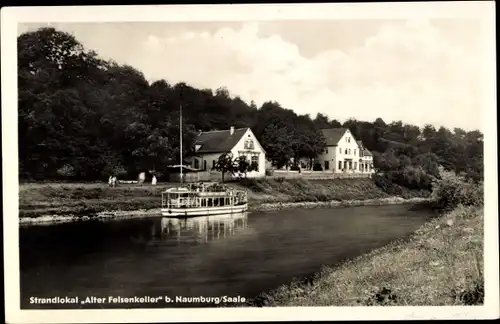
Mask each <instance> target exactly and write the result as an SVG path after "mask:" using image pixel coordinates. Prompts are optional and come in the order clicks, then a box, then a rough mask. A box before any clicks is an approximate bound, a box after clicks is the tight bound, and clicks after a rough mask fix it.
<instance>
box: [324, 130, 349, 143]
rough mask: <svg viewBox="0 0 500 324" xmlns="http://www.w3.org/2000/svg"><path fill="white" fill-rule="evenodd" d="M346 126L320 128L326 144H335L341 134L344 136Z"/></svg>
mask: <svg viewBox="0 0 500 324" xmlns="http://www.w3.org/2000/svg"><path fill="white" fill-rule="evenodd" d="M346 131H347V128H343V127H341V128H327V129H322V130H321V132H322V133H323V136H324V137H325V139H326V146H336V145H337V144H338V143H339V141H340V139H341V138H342V136H344V134H345V132H346Z"/></svg>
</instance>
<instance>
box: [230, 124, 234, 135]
mask: <svg viewBox="0 0 500 324" xmlns="http://www.w3.org/2000/svg"><path fill="white" fill-rule="evenodd" d="M229 134H231V135H233V134H234V126H231V128H230V129H229Z"/></svg>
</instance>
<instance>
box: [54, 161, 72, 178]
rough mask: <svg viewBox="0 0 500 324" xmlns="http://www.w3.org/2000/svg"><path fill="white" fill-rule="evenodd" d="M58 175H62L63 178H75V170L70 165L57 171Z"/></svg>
mask: <svg viewBox="0 0 500 324" xmlns="http://www.w3.org/2000/svg"><path fill="white" fill-rule="evenodd" d="M57 174H58V175H60V176H61V177H65V178H69V177H74V176H75V168H73V167H72V166H71V165H69V164H65V165H64V166H62V167H61V168H59V169H58V170H57Z"/></svg>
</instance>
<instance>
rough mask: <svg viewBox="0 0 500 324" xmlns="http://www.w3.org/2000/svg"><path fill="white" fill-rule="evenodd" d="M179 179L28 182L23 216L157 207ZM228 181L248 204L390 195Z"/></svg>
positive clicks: (368, 186) (307, 184)
mask: <svg viewBox="0 0 500 324" xmlns="http://www.w3.org/2000/svg"><path fill="white" fill-rule="evenodd" d="M175 185H176V184H160V185H157V186H155V187H153V186H151V185H150V184H144V185H138V184H121V185H118V186H117V187H115V188H110V187H108V185H107V184H105V183H73V184H67V183H27V184H20V187H19V209H20V217H38V216H42V215H69V214H72V215H76V216H78V215H82V216H83V215H86V216H91V215H93V214H96V213H99V212H104V211H117V210H120V211H129V210H136V209H157V208H159V207H160V205H161V192H162V191H163V190H164V189H166V188H169V187H172V186H175ZM228 185H229V186H232V187H235V188H239V189H246V190H248V198H249V204H250V208H256V207H257V206H261V205H262V204H272V203H292V202H327V201H345V202H349V201H353V200H355V201H361V200H376V199H381V202H385V201H387V199H388V198H391V197H392V195H389V194H388V193H386V192H384V191H383V190H382V189H381V188H379V187H377V186H376V185H375V183H374V182H373V181H372V180H370V179H333V180H309V181H307V180H303V179H297V180H295V179H294V180H285V179H259V180H256V179H243V180H241V181H239V182H231V183H228ZM425 195H428V193H426V192H424V191H420V192H417V191H414V192H410V191H408V195H406V197H413V196H425Z"/></svg>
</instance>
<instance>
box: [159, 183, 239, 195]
mask: <svg viewBox="0 0 500 324" xmlns="http://www.w3.org/2000/svg"><path fill="white" fill-rule="evenodd" d="M197 189H198V190H197ZM227 190H231V188H230V187H228V186H227V185H225V184H223V183H219V182H197V183H190V184H187V185H186V186H185V187H176V188H169V189H167V190H165V191H164V192H165V193H174V194H175V193H189V192H200V191H201V192H223V191H227Z"/></svg>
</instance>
